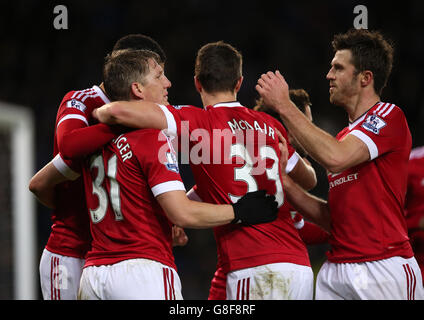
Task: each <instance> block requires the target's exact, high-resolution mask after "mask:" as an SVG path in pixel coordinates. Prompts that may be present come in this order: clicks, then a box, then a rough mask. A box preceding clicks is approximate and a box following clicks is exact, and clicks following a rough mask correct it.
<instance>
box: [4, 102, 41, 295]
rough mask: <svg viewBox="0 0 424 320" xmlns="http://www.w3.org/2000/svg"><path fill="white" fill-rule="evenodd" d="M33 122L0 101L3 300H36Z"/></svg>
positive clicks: (19, 108)
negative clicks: (30, 188)
mask: <svg viewBox="0 0 424 320" xmlns="http://www.w3.org/2000/svg"><path fill="white" fill-rule="evenodd" d="M34 143H35V139H34V120H33V115H32V112H31V111H30V109H28V108H25V107H23V106H18V105H14V104H11V103H8V102H1V101H0V179H1V180H0V181H1V183H0V218H1V223H0V247H1V248H2V253H1V255H0V299H25V300H26V299H36V296H37V291H36V288H37V287H36V280H37V278H38V273H37V272H38V271H37V266H36V261H35V256H36V252H35V251H36V250H37V249H36V224H35V221H36V220H35V219H36V216H35V214H36V206H35V200H34V198H33V196H32V194H31V193H30V192H29V190H28V183H29V180H30V178H31V177H32V175H33V174H34Z"/></svg>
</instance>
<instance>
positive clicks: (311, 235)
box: [189, 89, 329, 300]
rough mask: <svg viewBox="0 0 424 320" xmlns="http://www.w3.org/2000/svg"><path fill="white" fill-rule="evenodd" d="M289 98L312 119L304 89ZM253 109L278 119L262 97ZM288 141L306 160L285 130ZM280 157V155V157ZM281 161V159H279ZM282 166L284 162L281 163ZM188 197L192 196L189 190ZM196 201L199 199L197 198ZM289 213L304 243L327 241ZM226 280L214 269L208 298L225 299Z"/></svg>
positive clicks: (325, 235) (326, 235) (298, 216)
mask: <svg viewBox="0 0 424 320" xmlns="http://www.w3.org/2000/svg"><path fill="white" fill-rule="evenodd" d="M289 94H290V99H291V100H292V101H293V102H294V104H295V105H296V106H297V107H298V108H299V109H300V110H302V112H304V113H305V115H306V117H307V118H308V119H309V120H311V121H312V112H311V107H310V106H311V101H310V98H309V94H308V93H307V92H306V91H305V90H304V89H291V90H290V91H289ZM253 109H254V110H255V111H261V112H265V113H268V114H269V115H271V116H273V117H274V118H276V119H278V120H280V117H279V116H278V114H277V113H276V112H275V111H274V110H272V109H270V108H268V107H266V106H265V105H264V103H263V100H262V98H259V99H258V100H257V101H256V106H255V107H254V108H253ZM287 135H288V141H289V143H290V144H291V145H292V146H293V147H294V148H295V150H296V152H297V153H299V155H300V156H301V157H302V158H303V160H304V161H308V160H307V159H306V156H307V153H306V151H305V150H304V149H303V148H302V146H301V145H300V144H299V143H298V142H297V141H296V140H295V139H294V138H293V137H292V136H291V135H290V132H287ZM280 159H281V157H280ZM281 162H283V161H281ZM282 166H283V167H284V164H283V163H282ZM189 197H192V195H191V192H189ZM197 201H201V200H200V199H199V198H197ZM290 214H291V217H292V219H293V223H294V226H295V228H296V229H297V230H298V232H299V235H300V237H301V238H302V240H303V241H304V242H305V244H306V245H313V244H322V243H327V242H328V238H329V233H328V232H326V231H325V230H323V229H322V228H320V227H319V226H317V225H316V224H314V223H311V222H309V221H305V220H304V218H303V217H302V215H301V214H299V213H298V212H297V211H295V210H294V208H292V207H290ZM226 282H227V276H226V274H225V273H224V271H223V269H222V268H218V269H217V270H216V271H215V274H214V277H213V280H212V282H211V287H210V290H209V296H208V300H225V299H226Z"/></svg>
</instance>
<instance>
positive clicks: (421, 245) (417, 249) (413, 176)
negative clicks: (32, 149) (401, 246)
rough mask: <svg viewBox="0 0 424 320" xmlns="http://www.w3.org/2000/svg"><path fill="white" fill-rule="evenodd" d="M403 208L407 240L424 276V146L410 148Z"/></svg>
mask: <svg viewBox="0 0 424 320" xmlns="http://www.w3.org/2000/svg"><path fill="white" fill-rule="evenodd" d="M405 209H406V224H407V226H408V234H409V240H410V241H411V245H412V250H413V251H414V255H415V259H417V262H418V265H419V266H420V269H421V275H422V276H423V278H424V147H417V148H414V149H412V151H411V155H410V157H409V166H408V188H407V192H406V204H405Z"/></svg>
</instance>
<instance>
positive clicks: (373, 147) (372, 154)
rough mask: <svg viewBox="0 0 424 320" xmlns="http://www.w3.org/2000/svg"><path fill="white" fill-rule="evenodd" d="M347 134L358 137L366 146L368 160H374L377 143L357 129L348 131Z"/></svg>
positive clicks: (376, 154) (376, 153)
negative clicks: (368, 155)
mask: <svg viewBox="0 0 424 320" xmlns="http://www.w3.org/2000/svg"><path fill="white" fill-rule="evenodd" d="M349 134H353V135H354V136H355V137H357V138H358V139H360V140H361V141H362V142H363V143H365V144H366V146H367V147H368V151H369V153H370V160H374V159H375V158H377V157H378V148H377V145H376V144H375V143H374V141H372V139H371V138H370V137H368V136H367V135H366V134H365V133H363V132H362V131H359V130H353V131H351V132H349Z"/></svg>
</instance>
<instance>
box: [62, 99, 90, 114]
mask: <svg viewBox="0 0 424 320" xmlns="http://www.w3.org/2000/svg"><path fill="white" fill-rule="evenodd" d="M66 107H67V108H75V109H78V110H79V111H82V112H85V110H86V109H87V107H86V106H85V104H84V103H82V102H81V101H78V100H76V99H72V100H69V101H68V102H66Z"/></svg>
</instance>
